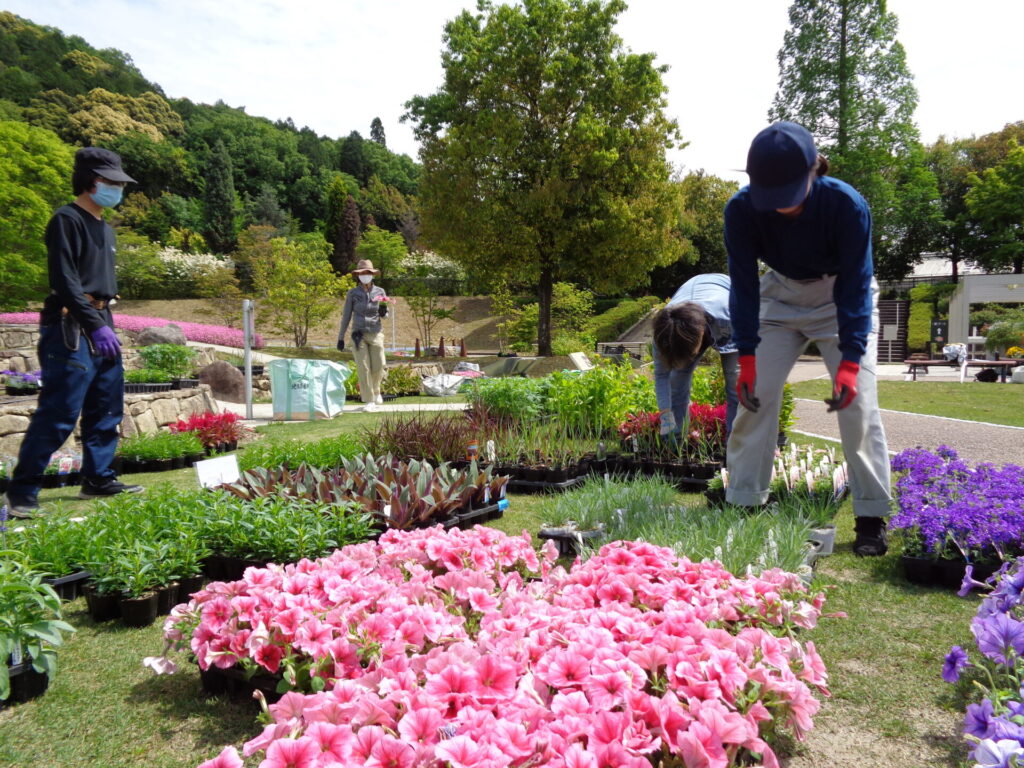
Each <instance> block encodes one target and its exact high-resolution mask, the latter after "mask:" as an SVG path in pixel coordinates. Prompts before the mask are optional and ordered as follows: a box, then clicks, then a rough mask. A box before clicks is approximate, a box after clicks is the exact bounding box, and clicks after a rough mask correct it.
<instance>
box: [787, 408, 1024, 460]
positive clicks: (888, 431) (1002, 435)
mask: <svg viewBox="0 0 1024 768" xmlns="http://www.w3.org/2000/svg"><path fill="white" fill-rule="evenodd" d="M796 416H797V422H796V425H795V427H794V430H795V431H796V432H799V433H803V434H810V435H815V436H817V437H825V438H829V439H834V440H838V439H839V425H838V422H837V421H836V417H835V414H831V413H827V412H826V409H825V404H824V403H822V402H820V401H818V400H805V399H797V401H796ZM882 423H883V424H884V425H885V435H886V438H887V439H888V442H889V450H890V451H892V452H894V453H895V452H899V451H902V450H903V449H904V448H913V447H914V446H916V445H920V446H922V447H924V448H932V449H934V448H935V447H936V446H939V445H949V446H952V447H953V448H955V449H956V451H957V453H959V454H960V456H961V457H962V458H963V459H964V460H966V461H968V462H971V463H977V462H982V461H991V462H993V463H995V464H1007V463H1012V464H1022V465H1024V427H1003V426H998V425H995V424H986V423H983V422H979V421H964V420H962V419H951V418H946V417H943V416H924V415H921V414H917V413H906V412H904V411H888V410H885V409H883V410H882Z"/></svg>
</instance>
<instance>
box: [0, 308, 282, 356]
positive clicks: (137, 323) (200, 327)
mask: <svg viewBox="0 0 1024 768" xmlns="http://www.w3.org/2000/svg"><path fill="white" fill-rule="evenodd" d="M172 322H173V323H174V324H175V325H177V326H178V327H179V328H181V331H182V333H184V334H185V338H186V339H188V340H189V341H198V342H201V343H204V344H220V345H222V346H225V347H238V348H242V347H244V346H245V335H244V334H243V333H242V331H241V330H239V329H238V328H228V327H227V326H224V325H207V324H206V323H186V322H181V321H176V320H166V319H164V318H162V317H147V316H145V315H119V314H115V315H114V327H115V328H117V329H119V330H122V331H134V332H138V331H141V330H142V329H143V328H149V327H151V326H159V327H163V326H165V325H169V324H170V323H172ZM0 323H16V324H19V325H36V324H38V323H39V313H38V312H4V313H0ZM253 344H254V345H255V347H256V349H260V348H261V347H263V346H264V342H263V337H262V336H260V334H258V333H257V334H256V337H255V339H254V340H253Z"/></svg>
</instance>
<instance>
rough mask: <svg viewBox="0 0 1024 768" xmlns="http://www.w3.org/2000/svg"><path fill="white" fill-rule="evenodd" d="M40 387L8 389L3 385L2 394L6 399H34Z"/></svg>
mask: <svg viewBox="0 0 1024 768" xmlns="http://www.w3.org/2000/svg"><path fill="white" fill-rule="evenodd" d="M39 390H40V387H10V386H7V385H5V386H4V392H6V393H7V396H8V397H35V396H36V395H38V394H39Z"/></svg>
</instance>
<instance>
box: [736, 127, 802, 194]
mask: <svg viewBox="0 0 1024 768" xmlns="http://www.w3.org/2000/svg"><path fill="white" fill-rule="evenodd" d="M817 160H818V150H817V148H816V147H815V146H814V137H813V136H811V133H810V131H808V130H807V129H806V128H804V127H803V126H802V125H797V124H796V123H789V122H785V121H783V122H778V123H773V124H772V125H769V126H768V127H767V128H765V129H764V130H763V131H761V132H760V133H759V134H757V136H755V137H754V140H753V141H752V142H751V143H750V151H749V152H748V153H747V169H746V170H747V173H748V174H749V175H750V202H751V203H752V204H753V206H754V208H755V209H757V210H759V211H773V210H775V209H777V208H792V207H794V206H797V205H800V203H802V202H803V201H804V198H805V197H806V196H807V177H808V175H809V174H810V173H811V171H812V170H813V169H814V164H815V163H816V162H817Z"/></svg>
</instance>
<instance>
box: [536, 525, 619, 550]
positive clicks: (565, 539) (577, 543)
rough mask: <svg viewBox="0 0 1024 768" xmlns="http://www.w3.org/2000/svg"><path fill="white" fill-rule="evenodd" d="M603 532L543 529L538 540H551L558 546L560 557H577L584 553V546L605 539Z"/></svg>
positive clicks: (538, 535)
mask: <svg viewBox="0 0 1024 768" xmlns="http://www.w3.org/2000/svg"><path fill="white" fill-rule="evenodd" d="M604 535H605V532H604V531H603V530H597V529H595V530H590V531H579V530H575V529H571V530H570V529H566V528H541V529H540V532H539V533H538V534H537V538H538V539H544V540H550V541H553V542H555V544H556V545H557V546H558V556H559V557H575V556H576V555H579V554H581V553H582V551H583V544H584V543H586V542H589V541H591V540H597V539H601V538H603V537H604Z"/></svg>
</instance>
